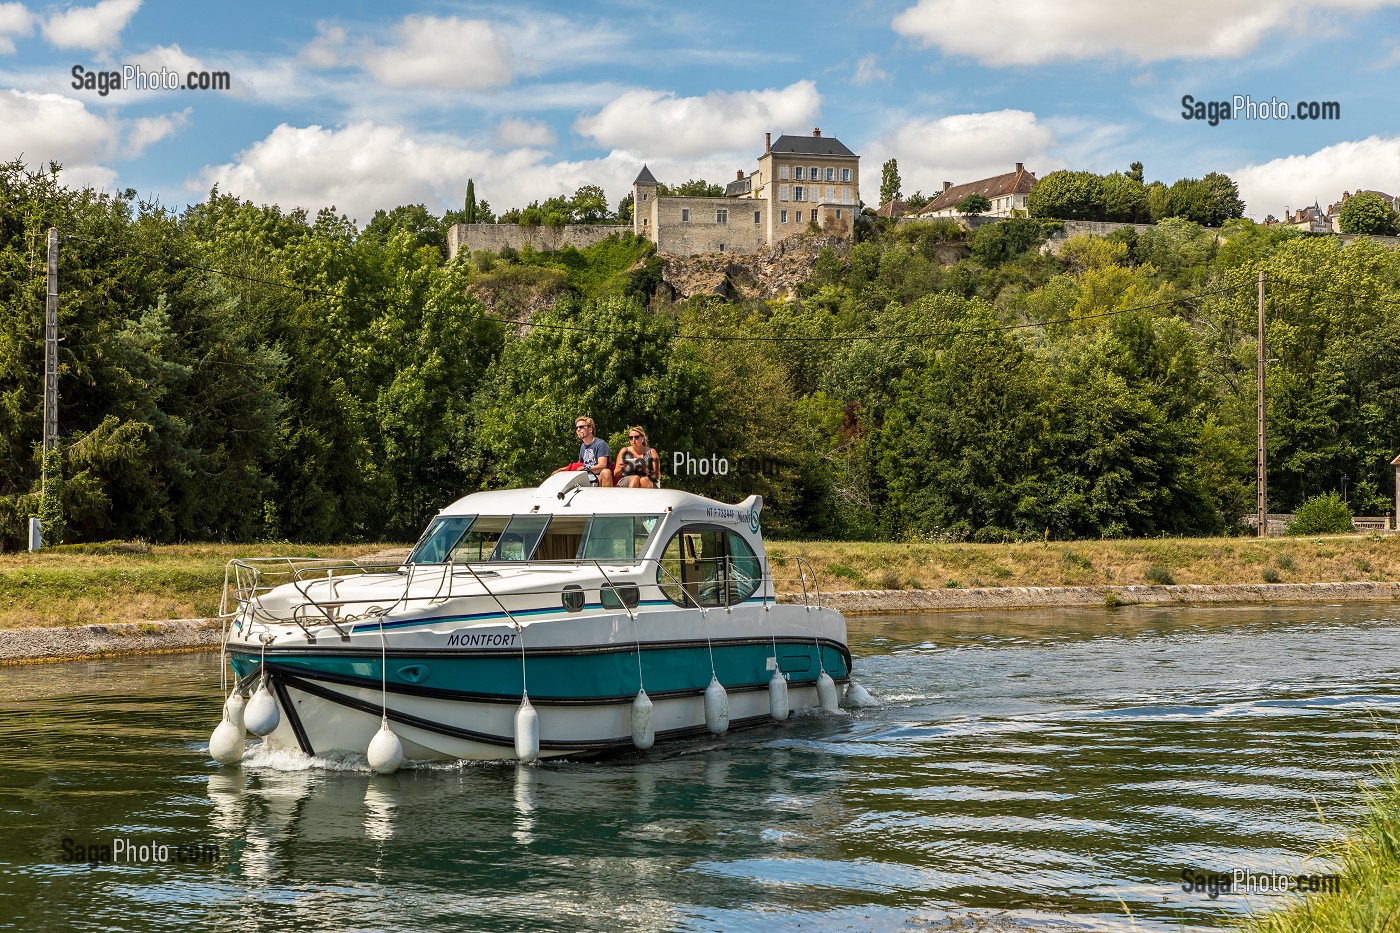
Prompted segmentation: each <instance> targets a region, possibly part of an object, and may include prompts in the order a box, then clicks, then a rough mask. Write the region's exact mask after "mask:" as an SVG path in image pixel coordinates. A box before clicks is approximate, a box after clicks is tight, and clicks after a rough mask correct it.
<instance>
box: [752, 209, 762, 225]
mask: <svg viewBox="0 0 1400 933" xmlns="http://www.w3.org/2000/svg"><path fill="white" fill-rule="evenodd" d="M753 222H754V223H756V224H761V223H763V215H762V213H761V212H759V211H754V212H753Z"/></svg>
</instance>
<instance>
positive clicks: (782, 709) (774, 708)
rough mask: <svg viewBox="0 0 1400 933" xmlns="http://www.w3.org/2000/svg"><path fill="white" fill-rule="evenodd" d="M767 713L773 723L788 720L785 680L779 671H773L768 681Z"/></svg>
mask: <svg viewBox="0 0 1400 933" xmlns="http://www.w3.org/2000/svg"><path fill="white" fill-rule="evenodd" d="M768 711H769V712H770V713H771V714H772V716H773V720H774V721H775V722H782V721H783V720H785V719H787V718H788V685H787V678H785V677H784V676H783V672H782V671H779V670H774V671H773V676H772V677H771V678H769V680H768Z"/></svg>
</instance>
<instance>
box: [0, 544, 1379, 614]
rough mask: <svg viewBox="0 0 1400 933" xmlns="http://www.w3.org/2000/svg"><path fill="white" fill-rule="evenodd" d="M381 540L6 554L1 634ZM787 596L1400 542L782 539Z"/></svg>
mask: <svg viewBox="0 0 1400 933" xmlns="http://www.w3.org/2000/svg"><path fill="white" fill-rule="evenodd" d="M384 550H385V545H382V544H365V545H337V546H317V547H303V546H299V545H286V544H266V545H214V544H201V545H168V546H166V545H157V546H145V545H132V544H127V545H124V544H108V545H90V546H76V547H72V548H60V549H57V550H53V551H44V552H41V553H39V554H23V553H21V554H0V628H23V627H28V626H53V625H86V624H93V623H111V622H141V621H147V620H152V619H180V618H192V617H202V616H209V615H212V614H213V613H214V612H215V610H216V609H217V607H218V602H219V587H220V585H221V583H222V581H223V571H224V564H225V563H226V562H227V561H228V560H229V558H232V557H240V556H241V557H266V556H275V555H278V554H299V555H304V556H308V557H339V558H359V557H366V556H368V555H371V554H376V553H379V552H382V551H384ZM769 553H770V555H771V556H772V557H773V558H775V565H774V575H775V577H777V578H778V589H779V591H780V592H794V591H797V590H800V583H798V582H797V581H796V580H795V579H794V577H795V574H794V573H793V572H792V569H791V562H790V561H785V560H778V559H780V558H781V559H786V558H792V557H804V558H806V559H807V560H808V561H810V562H811V563H812V565H813V567H814V568H815V570H816V572H817V575H818V579H819V580H820V581H821V586H822V589H823V590H824V591H838V590H861V589H885V590H907V589H943V588H960V587H996V586H1096V585H1104V584H1115V585H1134V584H1164V583H1332V582H1341V581H1349V580H1368V581H1393V580H1400V536H1386V537H1381V536H1376V535H1349V536H1340V537H1329V538H1281V539H1270V540H1267V541H1258V540H1257V539H1253V538H1211V539H1204V538H1163V539H1151V540H1133V541H1075V542H1069V543H1061V542H1049V543H1043V544H1037V543H1029V544H922V543H913V544H891V543H864V542H854V543H853V542H833V541H802V542H796V541H774V542H770V544H769Z"/></svg>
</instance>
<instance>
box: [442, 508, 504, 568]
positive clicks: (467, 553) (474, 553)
mask: <svg viewBox="0 0 1400 933" xmlns="http://www.w3.org/2000/svg"><path fill="white" fill-rule="evenodd" d="M509 522H510V519H509V518H508V517H507V516H504V515H482V516H479V517H478V518H477V520H476V521H475V522H472V527H471V529H470V530H469V531H468V532H467V533H466V534H464V535H462V539H461V540H460V541H458V542H457V546H456V547H454V548H453V549H452V552H451V553H450V554H449V555H448V560H451V561H453V562H454V563H462V562H464V561H483V560H490V559H491V555H492V554H494V553H495V552H496V545H497V544H498V543H500V540H501V534H502V533H503V532H504V531H505V530H506V525H507V524H509Z"/></svg>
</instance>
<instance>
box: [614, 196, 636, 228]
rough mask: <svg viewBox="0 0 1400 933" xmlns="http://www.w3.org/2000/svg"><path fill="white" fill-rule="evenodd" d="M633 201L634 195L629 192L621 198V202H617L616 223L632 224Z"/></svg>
mask: <svg viewBox="0 0 1400 933" xmlns="http://www.w3.org/2000/svg"><path fill="white" fill-rule="evenodd" d="M635 200H636V195H634V194H633V193H632V192H631V191H629V192H627V194H626V195H624V196H623V198H622V200H621V201H618V202H617V222H618V223H620V224H630V223H631V222H632V209H633V202H634V201H635Z"/></svg>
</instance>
